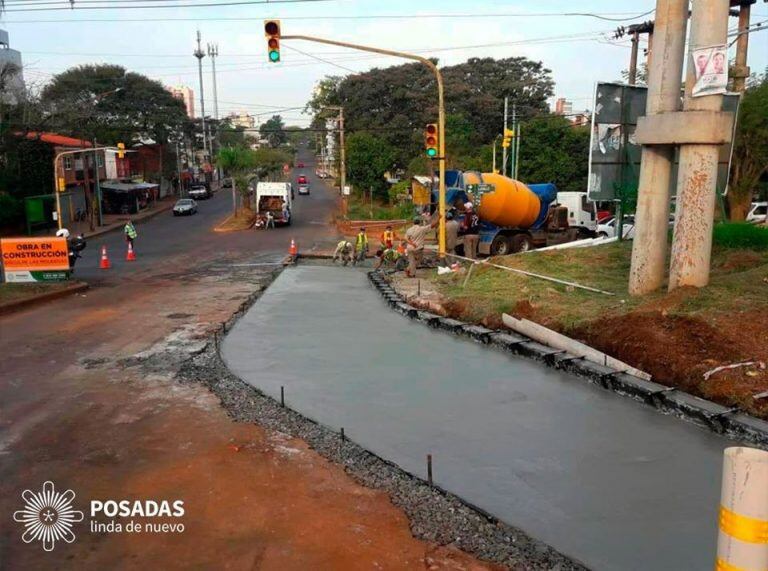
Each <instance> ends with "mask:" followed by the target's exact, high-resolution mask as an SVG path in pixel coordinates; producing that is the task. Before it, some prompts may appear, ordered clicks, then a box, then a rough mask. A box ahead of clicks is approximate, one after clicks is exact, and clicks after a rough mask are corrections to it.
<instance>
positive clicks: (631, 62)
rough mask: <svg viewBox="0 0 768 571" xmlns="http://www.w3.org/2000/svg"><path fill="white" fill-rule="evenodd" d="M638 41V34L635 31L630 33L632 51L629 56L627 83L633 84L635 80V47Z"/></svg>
mask: <svg viewBox="0 0 768 571" xmlns="http://www.w3.org/2000/svg"><path fill="white" fill-rule="evenodd" d="M639 43H640V35H639V34H638V33H637V32H633V33H632V52H631V54H630V56H629V84H630V85H634V84H635V82H636V81H637V48H638V44H639Z"/></svg>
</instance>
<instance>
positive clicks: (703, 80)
mask: <svg viewBox="0 0 768 571" xmlns="http://www.w3.org/2000/svg"><path fill="white" fill-rule="evenodd" d="M691 55H692V56H693V69H694V72H695V75H696V83H695V84H694V85H693V89H692V90H691V96H692V97H704V96H705V95H722V94H723V93H725V91H726V88H727V86H728V47H727V46H726V45H725V44H723V45H720V46H710V47H708V48H698V49H695V50H692V51H691Z"/></svg>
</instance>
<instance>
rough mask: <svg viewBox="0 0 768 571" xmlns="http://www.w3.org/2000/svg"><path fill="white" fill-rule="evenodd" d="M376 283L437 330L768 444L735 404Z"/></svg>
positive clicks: (379, 280)
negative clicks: (438, 309) (426, 305)
mask: <svg viewBox="0 0 768 571" xmlns="http://www.w3.org/2000/svg"><path fill="white" fill-rule="evenodd" d="M368 278H369V280H370V282H371V284H372V285H373V286H374V288H376V289H377V290H378V291H379V292H380V293H382V295H383V297H384V298H385V299H386V300H387V301H388V303H389V305H390V306H393V307H394V308H395V310H396V311H397V312H398V313H401V314H403V315H406V316H408V317H410V318H411V319H414V320H417V321H421V322H422V323H424V324H425V325H428V326H429V327H432V328H434V329H442V330H444V331H446V332H449V333H453V334H458V335H467V336H470V337H472V338H473V339H474V340H475V341H479V342H481V343H483V344H488V345H490V346H491V347H494V348H496V349H497V350H501V351H505V352H508V353H513V354H515V355H520V356H523V357H527V358H530V359H533V360H535V361H540V362H542V363H545V364H546V365H547V366H549V367H553V368H555V369H560V370H563V371H566V372H568V373H571V374H573V375H575V376H578V377H580V378H582V379H585V380H587V381H589V382H591V383H594V384H596V385H598V386H600V387H602V388H604V389H606V390H609V391H612V392H615V393H617V394H619V395H622V396H625V397H629V398H632V399H634V400H636V401H640V402H642V403H644V404H646V405H648V406H651V407H653V408H655V409H656V410H658V411H659V412H661V413H663V414H669V415H673V416H676V417H678V418H680V419H683V420H686V421H688V422H691V423H693V424H696V425H697V426H699V427H702V428H705V429H708V430H711V431H713V432H715V433H717V434H721V435H723V436H726V437H728V438H730V439H733V440H743V441H745V442H748V443H750V444H753V445H755V446H758V447H760V448H763V449H768V422H766V421H764V420H761V419H759V418H755V417H753V416H750V415H748V414H746V413H744V412H741V411H739V410H735V409H729V408H726V407H724V406H722V405H719V404H717V403H714V402H712V401H708V400H705V399H702V398H699V397H696V396H693V395H691V394H688V393H685V392H683V391H681V390H679V389H677V388H675V387H669V386H666V385H662V384H659V383H656V382H653V381H646V380H644V379H641V378H639V377H635V376H633V375H630V374H628V373H626V372H624V371H619V370H616V369H612V368H610V367H606V366H604V365H600V364H598V363H593V362H591V361H587V360H586V359H583V358H581V357H580V356H578V355H572V354H570V353H568V352H565V351H560V350H557V349H555V348H554V347H550V346H548V345H543V344H541V343H538V342H536V341H534V340H532V339H528V338H526V337H524V336H522V335H519V334H516V333H511V332H510V333H507V332H504V331H494V330H491V329H487V328H485V327H481V326H478V325H473V324H470V323H465V322H463V321H459V320H457V319H452V318H448V317H440V316H437V315H434V314H432V313H430V312H426V311H421V310H419V309H417V308H416V307H414V306H411V305H410V304H409V303H408V302H407V301H406V300H405V299H404V298H403V297H402V296H401V295H400V294H397V293H396V294H395V296H396V297H395V296H393V295H392V294H390V293H389V290H387V291H386V293H384V292H383V291H382V290H384V288H385V285H384V284H386V285H387V286H389V288H391V287H392V286H391V284H389V283H388V282H387V281H386V278H384V276H383V275H381V274H378V273H377V272H375V271H372V272H369V273H368Z"/></svg>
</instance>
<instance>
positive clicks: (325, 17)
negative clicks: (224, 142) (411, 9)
mask: <svg viewBox="0 0 768 571" xmlns="http://www.w3.org/2000/svg"><path fill="white" fill-rule="evenodd" d="M277 1H281V2H288V3H291V2H299V1H327V0H272V1H261V2H254V3H260V4H273V3H276V2H277ZM217 5H218V6H224V5H225V4H217ZM200 6H201V5H198V7H200ZM155 7H157V6H155ZM103 8H108V7H106V6H105V7H103ZM112 8H114V9H121V8H122V7H119V6H118V7H114V6H113V7H112ZM134 8H135V6H134ZM57 9H61V8H57ZM6 11H24V10H6ZM33 11H34V10H33ZM36 11H39V10H36ZM653 12H654V10H649V11H648V12H643V13H641V14H636V13H632V12H608V13H606V14H604V15H602V14H593V13H588V12H516V13H511V12H493V13H480V14H478V13H461V14H458V13H454V14H360V15H323V14H318V15H315V16H284V17H282V18H281V20H284V21H290V20H292V21H301V20H310V21H317V20H412V19H443V20H444V19H454V18H461V19H484V18H494V19H495V18H571V17H584V18H597V19H600V20H607V21H611V22H622V21H631V20H636V19H638V18H643V17H645V16H648V15H649V14H651V13H653ZM611 16H622V17H616V18H613V17H611ZM261 19H262V18H257V17H253V18H249V17H244V16H229V17H227V16H215V17H207V16H206V17H203V16H200V17H182V18H170V17H169V18H154V19H153V20H154V21H155V22H198V21H201V20H204V21H206V22H232V21H236V22H246V21H249V22H250V21H258V20H261ZM6 22H7V23H9V24H41V23H56V24H59V23H62V22H67V23H79V22H82V23H98V22H141V23H146V19H144V18H87V19H86V18H83V19H76V20H6Z"/></svg>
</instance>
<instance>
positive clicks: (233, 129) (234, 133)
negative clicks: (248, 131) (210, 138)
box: [218, 121, 247, 147]
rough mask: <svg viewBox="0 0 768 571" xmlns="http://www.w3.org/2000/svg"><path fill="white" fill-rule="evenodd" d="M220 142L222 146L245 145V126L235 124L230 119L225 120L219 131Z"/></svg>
mask: <svg viewBox="0 0 768 571" xmlns="http://www.w3.org/2000/svg"><path fill="white" fill-rule="evenodd" d="M218 137H219V144H220V145H221V146H222V147H235V146H245V145H246V143H247V141H246V138H245V127H241V126H233V125H232V123H231V122H230V121H224V122H223V123H222V125H221V129H219V132H218Z"/></svg>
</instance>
